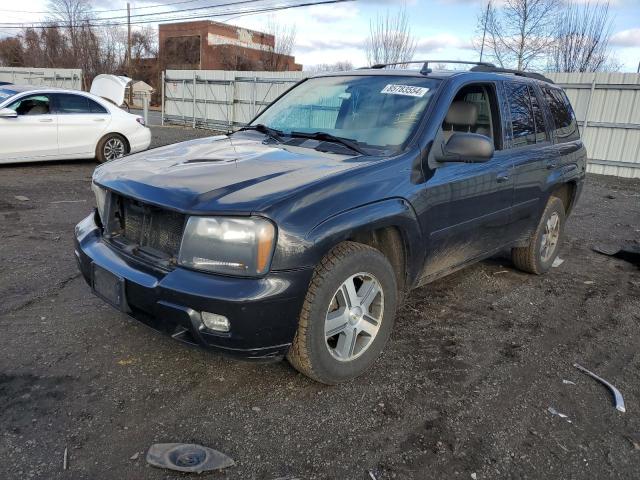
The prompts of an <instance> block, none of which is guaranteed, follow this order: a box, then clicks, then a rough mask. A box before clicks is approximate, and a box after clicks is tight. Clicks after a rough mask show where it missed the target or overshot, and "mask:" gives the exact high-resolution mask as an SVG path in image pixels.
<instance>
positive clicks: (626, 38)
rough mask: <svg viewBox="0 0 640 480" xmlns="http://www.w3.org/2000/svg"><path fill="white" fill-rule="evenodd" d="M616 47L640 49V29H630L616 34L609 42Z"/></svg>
mask: <svg viewBox="0 0 640 480" xmlns="http://www.w3.org/2000/svg"><path fill="white" fill-rule="evenodd" d="M609 43H610V44H611V45H614V46H616V47H640V28H630V29H628V30H622V31H620V32H616V33H614V34H613V35H612V36H611V40H610V41H609Z"/></svg>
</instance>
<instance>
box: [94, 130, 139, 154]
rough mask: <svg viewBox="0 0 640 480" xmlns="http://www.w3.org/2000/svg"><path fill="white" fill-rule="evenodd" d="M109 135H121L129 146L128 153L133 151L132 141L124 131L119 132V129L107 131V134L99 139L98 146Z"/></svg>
mask: <svg viewBox="0 0 640 480" xmlns="http://www.w3.org/2000/svg"><path fill="white" fill-rule="evenodd" d="M109 135H118V136H119V137H121V138H122V139H123V140H124V143H125V146H126V147H127V153H129V152H130V151H131V142H129V138H128V137H127V136H126V135H125V134H124V133H122V132H118V131H111V132H107V133H105V134H103V135H102V136H101V137H100V138H99V139H98V143H96V148H98V145H100V143H101V142H102V141H103V140H104V139H105V138H107V137H108V136H109Z"/></svg>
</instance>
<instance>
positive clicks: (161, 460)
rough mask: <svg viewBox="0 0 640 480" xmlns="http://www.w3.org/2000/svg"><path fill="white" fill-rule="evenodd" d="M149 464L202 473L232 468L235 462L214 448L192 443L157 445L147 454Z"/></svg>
mask: <svg viewBox="0 0 640 480" xmlns="http://www.w3.org/2000/svg"><path fill="white" fill-rule="evenodd" d="M147 463H148V464H149V465H153V466H154V467H159V468H168V469H171V470H176V471H178V472H196V473H201V472H205V471H208V470H220V469H222V468H227V467H232V466H233V465H235V462H234V461H233V459H231V458H230V457H228V456H226V455H225V454H224V453H221V452H219V451H217V450H214V449H212V448H208V447H203V446H202V445H194V444H190V443H156V444H153V445H151V447H150V448H149V451H148V452H147Z"/></svg>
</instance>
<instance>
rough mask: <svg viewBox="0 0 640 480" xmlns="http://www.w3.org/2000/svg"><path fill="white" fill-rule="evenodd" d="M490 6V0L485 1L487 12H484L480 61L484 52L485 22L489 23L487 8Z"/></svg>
mask: <svg viewBox="0 0 640 480" xmlns="http://www.w3.org/2000/svg"><path fill="white" fill-rule="evenodd" d="M490 8H491V0H489V1H488V2H487V12H486V13H485V14H484V31H483V32H482V46H481V47H480V61H481V62H482V55H483V54H484V39H485V38H486V36H487V23H489V9H490Z"/></svg>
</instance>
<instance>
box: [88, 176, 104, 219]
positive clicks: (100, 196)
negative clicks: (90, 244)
mask: <svg viewBox="0 0 640 480" xmlns="http://www.w3.org/2000/svg"><path fill="white" fill-rule="evenodd" d="M91 190H93V193H95V195H96V206H97V207H98V216H99V217H100V221H101V222H102V224H103V225H104V223H105V222H106V221H107V219H106V213H107V212H106V207H107V191H106V190H105V189H104V188H102V187H99V186H98V185H96V184H95V183H93V182H91Z"/></svg>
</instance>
